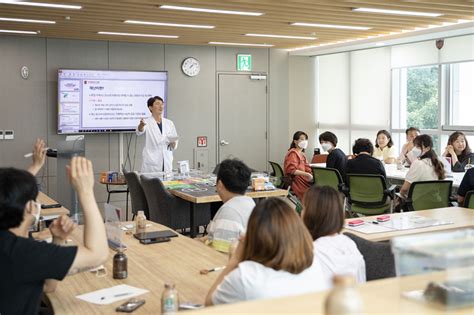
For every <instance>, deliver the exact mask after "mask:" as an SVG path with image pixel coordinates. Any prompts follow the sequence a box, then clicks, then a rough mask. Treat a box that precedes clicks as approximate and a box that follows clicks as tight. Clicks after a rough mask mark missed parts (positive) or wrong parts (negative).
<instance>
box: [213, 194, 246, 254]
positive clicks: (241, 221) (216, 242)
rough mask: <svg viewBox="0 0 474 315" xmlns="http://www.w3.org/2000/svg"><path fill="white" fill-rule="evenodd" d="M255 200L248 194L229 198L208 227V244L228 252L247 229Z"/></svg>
mask: <svg viewBox="0 0 474 315" xmlns="http://www.w3.org/2000/svg"><path fill="white" fill-rule="evenodd" d="M254 207H255V201H253V199H252V198H250V197H247V196H236V197H234V198H231V199H230V200H227V202H226V203H224V204H223V205H222V206H221V207H220V208H219V210H218V211H217V213H216V215H215V216H214V219H213V220H212V221H211V222H210V223H209V227H208V233H209V234H208V236H207V238H208V241H207V243H208V245H210V246H211V247H213V248H214V249H216V250H218V251H221V252H228V251H229V246H230V244H231V242H232V241H234V240H238V239H239V236H240V234H241V233H243V232H245V231H246V230H247V222H248V220H249V217H250V214H251V213H252V210H253V208H254Z"/></svg>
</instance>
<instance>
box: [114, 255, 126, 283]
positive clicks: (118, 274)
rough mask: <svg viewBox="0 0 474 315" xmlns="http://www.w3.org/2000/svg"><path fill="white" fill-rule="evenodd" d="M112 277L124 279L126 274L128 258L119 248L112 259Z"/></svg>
mask: <svg viewBox="0 0 474 315" xmlns="http://www.w3.org/2000/svg"><path fill="white" fill-rule="evenodd" d="M113 261H114V263H113V278H114V279H126V278H127V276H128V266H127V265H128V258H127V255H125V253H124V252H123V250H122V249H119V250H118V252H117V254H115V255H114V259H113Z"/></svg>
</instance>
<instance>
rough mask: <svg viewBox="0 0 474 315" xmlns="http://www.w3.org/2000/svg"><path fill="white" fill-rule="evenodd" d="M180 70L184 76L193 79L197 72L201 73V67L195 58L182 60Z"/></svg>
mask: <svg viewBox="0 0 474 315" xmlns="http://www.w3.org/2000/svg"><path fill="white" fill-rule="evenodd" d="M181 69H182V70H183V73H184V74H185V75H187V76H190V77H194V76H197V75H198V74H199V71H201V65H200V64H199V60H197V59H196V58H193V57H188V58H186V59H184V60H183V63H182V64H181Z"/></svg>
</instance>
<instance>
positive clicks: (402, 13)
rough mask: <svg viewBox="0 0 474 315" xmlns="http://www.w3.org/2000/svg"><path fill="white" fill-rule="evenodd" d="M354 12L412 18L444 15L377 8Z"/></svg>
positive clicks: (357, 9)
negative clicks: (408, 16) (409, 16)
mask: <svg viewBox="0 0 474 315" xmlns="http://www.w3.org/2000/svg"><path fill="white" fill-rule="evenodd" d="M352 11H355V12H368V13H382V14H396V15H411V16H428V17H437V16H441V15H443V14H441V13H429V12H415V11H402V10H387V9H375V8H353V9H352Z"/></svg>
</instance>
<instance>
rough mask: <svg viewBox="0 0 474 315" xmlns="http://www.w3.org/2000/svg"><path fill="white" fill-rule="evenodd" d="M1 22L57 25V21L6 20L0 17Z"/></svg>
mask: <svg viewBox="0 0 474 315" xmlns="http://www.w3.org/2000/svg"><path fill="white" fill-rule="evenodd" d="M0 21H6V22H23V23H41V24H56V22H55V21H47V20H30V19H15V18H5V17H0Z"/></svg>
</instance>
